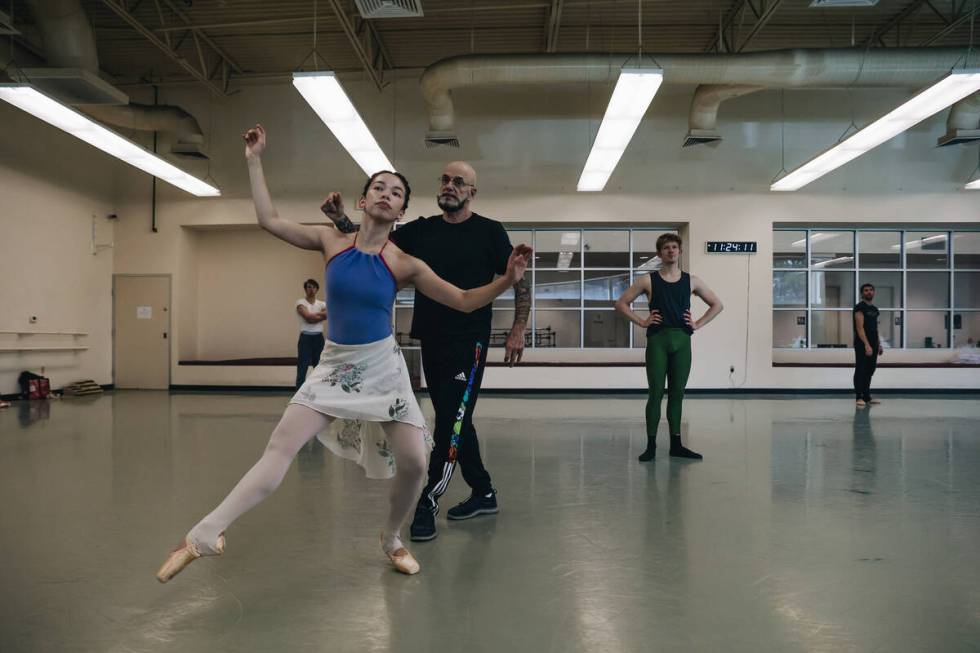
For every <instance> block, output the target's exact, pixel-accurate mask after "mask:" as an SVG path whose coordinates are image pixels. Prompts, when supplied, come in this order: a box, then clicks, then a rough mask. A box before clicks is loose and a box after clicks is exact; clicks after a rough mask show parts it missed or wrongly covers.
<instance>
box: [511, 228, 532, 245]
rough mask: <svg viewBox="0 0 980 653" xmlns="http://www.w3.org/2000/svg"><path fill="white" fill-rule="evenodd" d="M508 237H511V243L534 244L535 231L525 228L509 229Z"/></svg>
mask: <svg viewBox="0 0 980 653" xmlns="http://www.w3.org/2000/svg"><path fill="white" fill-rule="evenodd" d="M507 237H508V238H510V244H511V245H528V246H532V247H533V245H532V243H533V242H534V232H532V231H529V230H525V229H508V230H507Z"/></svg>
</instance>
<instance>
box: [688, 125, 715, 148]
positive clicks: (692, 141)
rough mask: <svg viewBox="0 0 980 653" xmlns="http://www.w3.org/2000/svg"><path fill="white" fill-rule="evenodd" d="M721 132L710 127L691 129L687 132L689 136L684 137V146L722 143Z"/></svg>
mask: <svg viewBox="0 0 980 653" xmlns="http://www.w3.org/2000/svg"><path fill="white" fill-rule="evenodd" d="M721 140H722V139H721V134H718V133H716V132H714V131H711V130H708V129H691V130H689V131H688V132H687V136H685V137H684V147H691V146H692V145H704V144H706V143H707V144H710V143H715V144H717V143H720V142H721Z"/></svg>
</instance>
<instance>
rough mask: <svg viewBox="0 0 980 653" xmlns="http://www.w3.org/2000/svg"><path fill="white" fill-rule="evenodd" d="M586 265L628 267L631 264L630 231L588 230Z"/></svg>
mask: <svg viewBox="0 0 980 653" xmlns="http://www.w3.org/2000/svg"><path fill="white" fill-rule="evenodd" d="M584 238H585V267H587V268H628V267H629V266H630V232H628V231H626V230H620V231H586V232H585V234H584Z"/></svg>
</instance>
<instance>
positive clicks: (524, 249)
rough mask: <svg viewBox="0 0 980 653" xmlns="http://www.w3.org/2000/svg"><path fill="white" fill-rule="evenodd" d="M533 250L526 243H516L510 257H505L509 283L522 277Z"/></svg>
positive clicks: (515, 281) (513, 282)
mask: <svg viewBox="0 0 980 653" xmlns="http://www.w3.org/2000/svg"><path fill="white" fill-rule="evenodd" d="M533 251H534V250H532V249H531V248H530V247H528V246H527V245H518V246H517V247H515V248H514V251H512V252H511V253H510V258H509V259H507V279H508V280H509V281H510V283H511V284H515V283H517V282H518V281H520V280H521V279H523V278H524V273H525V272H526V271H527V266H528V264H529V263H530V262H531V254H532V253H533Z"/></svg>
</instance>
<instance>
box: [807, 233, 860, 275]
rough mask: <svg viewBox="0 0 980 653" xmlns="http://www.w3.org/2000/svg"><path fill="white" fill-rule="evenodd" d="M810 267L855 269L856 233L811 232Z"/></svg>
mask: <svg viewBox="0 0 980 653" xmlns="http://www.w3.org/2000/svg"><path fill="white" fill-rule="evenodd" d="M810 265H811V266H813V267H820V268H853V267H854V232H853V231H813V232H811V233H810Z"/></svg>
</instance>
